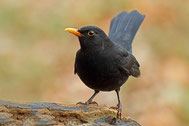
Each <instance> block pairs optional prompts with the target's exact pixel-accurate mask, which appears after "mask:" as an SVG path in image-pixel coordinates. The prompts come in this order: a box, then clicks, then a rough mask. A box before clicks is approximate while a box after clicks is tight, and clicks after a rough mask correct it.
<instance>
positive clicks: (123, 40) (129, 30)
mask: <svg viewBox="0 0 189 126" xmlns="http://www.w3.org/2000/svg"><path fill="white" fill-rule="evenodd" d="M144 18H145V15H142V14H140V13H139V12H138V11H136V10H134V11H132V12H130V13H127V12H121V13H119V14H118V15H117V16H116V17H114V18H113V19H112V20H111V25H110V30H109V38H110V39H111V40H112V41H113V42H115V43H117V44H119V45H121V46H122V47H123V48H125V49H127V51H129V52H130V53H132V41H133V38H134V36H135V34H136V32H137V30H138V28H139V26H140V25H141V23H142V22H143V20H144Z"/></svg>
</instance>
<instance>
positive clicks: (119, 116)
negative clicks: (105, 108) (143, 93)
mask: <svg viewBox="0 0 189 126" xmlns="http://www.w3.org/2000/svg"><path fill="white" fill-rule="evenodd" d="M110 109H115V110H117V118H118V119H120V120H121V115H122V107H121V104H118V105H117V106H116V107H114V106H113V107H110Z"/></svg>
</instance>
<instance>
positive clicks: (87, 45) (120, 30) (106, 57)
mask: <svg viewBox="0 0 189 126" xmlns="http://www.w3.org/2000/svg"><path fill="white" fill-rule="evenodd" d="M144 18H145V15H142V14H140V13H139V12H138V11H136V10H133V11H132V12H130V13H127V12H121V13H119V14H118V15H117V16H116V17H114V18H113V19H112V20H111V25H110V30H109V34H108V36H107V35H106V34H105V33H104V31H103V30H102V29H100V28H98V27H96V26H84V27H82V28H80V29H74V28H66V29H65V30H66V31H68V32H70V33H72V34H74V35H76V36H78V38H79V42H80V49H79V50H78V51H77V54H76V58H75V70H74V73H75V74H77V75H78V76H79V77H80V79H81V80H82V81H83V83H84V84H85V85H86V86H88V87H89V88H91V89H93V90H94V94H93V95H92V96H91V98H90V99H89V100H88V101H86V102H85V103H83V104H85V105H88V104H92V103H96V102H93V101H92V100H93V98H94V97H95V96H96V95H97V94H98V93H99V92H100V91H113V90H115V91H116V93H117V98H118V104H117V106H116V107H114V109H117V110H118V112H117V118H121V114H122V112H121V111H122V107H121V101H120V96H119V91H120V87H121V86H122V85H123V84H124V83H125V82H126V81H127V79H128V77H129V76H134V77H139V76H140V70H139V63H138V62H137V60H136V58H135V57H134V56H133V54H132V41H133V38H134V36H135V34H136V32H137V30H138V28H139V26H140V25H141V23H142V22H143V20H144ZM80 104H81V102H80ZM96 104H97V103H96Z"/></svg>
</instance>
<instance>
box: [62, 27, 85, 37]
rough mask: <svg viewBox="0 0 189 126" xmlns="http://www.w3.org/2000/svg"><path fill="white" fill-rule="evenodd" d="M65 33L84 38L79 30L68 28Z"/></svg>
mask: <svg viewBox="0 0 189 126" xmlns="http://www.w3.org/2000/svg"><path fill="white" fill-rule="evenodd" d="M65 31H67V32H70V33H72V34H74V35H76V36H79V37H82V36H83V34H81V33H80V32H78V29H75V28H66V29H65Z"/></svg>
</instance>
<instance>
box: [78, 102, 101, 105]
mask: <svg viewBox="0 0 189 126" xmlns="http://www.w3.org/2000/svg"><path fill="white" fill-rule="evenodd" d="M76 105H97V106H98V103H97V102H95V101H86V102H85V103H83V102H78V103H77V104H76Z"/></svg>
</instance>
